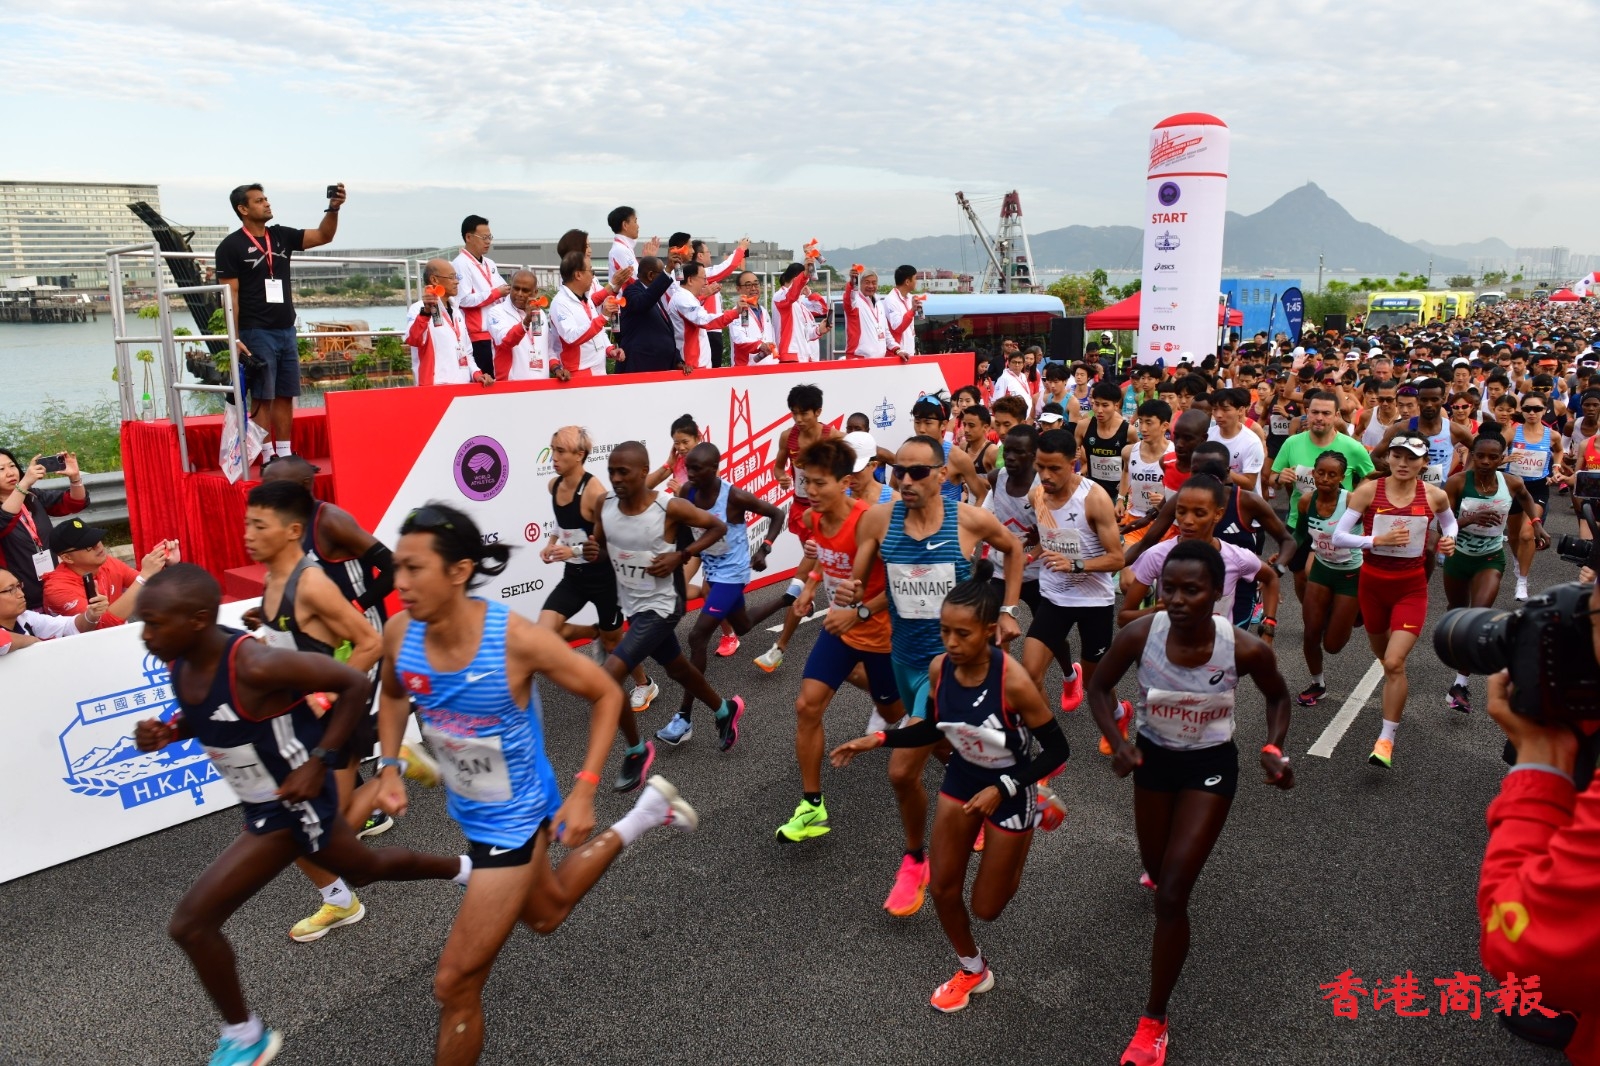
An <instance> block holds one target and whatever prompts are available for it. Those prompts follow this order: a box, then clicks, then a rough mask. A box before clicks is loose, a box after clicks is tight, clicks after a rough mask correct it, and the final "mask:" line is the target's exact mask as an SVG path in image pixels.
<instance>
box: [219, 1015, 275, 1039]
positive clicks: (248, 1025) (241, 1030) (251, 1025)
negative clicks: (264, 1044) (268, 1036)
mask: <svg viewBox="0 0 1600 1066" xmlns="http://www.w3.org/2000/svg"><path fill="white" fill-rule="evenodd" d="M266 1031H267V1030H266V1027H265V1026H264V1025H262V1024H261V1017H260V1015H258V1014H256V1012H255V1011H251V1012H250V1018H249V1020H248V1021H243V1022H240V1023H239V1024H238V1025H224V1026H223V1027H222V1039H224V1040H232V1041H233V1042H234V1043H235V1044H238V1045H239V1046H240V1047H249V1046H250V1045H252V1044H254V1043H255V1042H256V1041H258V1040H260V1039H261V1036H262V1034H263V1033H265V1032H266Z"/></svg>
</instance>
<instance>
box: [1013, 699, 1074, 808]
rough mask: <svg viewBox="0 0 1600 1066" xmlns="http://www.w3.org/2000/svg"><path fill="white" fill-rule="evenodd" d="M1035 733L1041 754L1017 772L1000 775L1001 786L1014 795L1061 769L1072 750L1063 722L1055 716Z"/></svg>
mask: <svg viewBox="0 0 1600 1066" xmlns="http://www.w3.org/2000/svg"><path fill="white" fill-rule="evenodd" d="M1033 735H1034V736H1035V737H1037V738H1038V740H1039V754H1037V755H1035V756H1034V757H1033V761H1032V762H1030V763H1028V765H1027V766H1024V767H1021V768H1020V769H1018V771H1017V772H1016V773H1014V774H1002V775H1000V787H1001V788H1003V789H1005V790H1006V791H1007V792H1009V793H1010V794H1011V795H1013V796H1015V795H1016V794H1017V792H1018V791H1020V790H1021V789H1023V788H1026V787H1027V786H1029V785H1031V784H1033V783H1034V782H1035V781H1043V780H1044V779H1045V778H1046V777H1049V776H1050V775H1051V774H1053V773H1055V772H1056V771H1057V770H1059V769H1061V767H1062V766H1063V765H1065V763H1066V761H1067V755H1068V754H1069V752H1070V749H1069V748H1068V747H1067V737H1066V734H1064V733H1062V732H1061V723H1060V722H1058V721H1056V720H1055V719H1054V718H1051V719H1050V721H1048V722H1046V723H1045V724H1044V725H1042V726H1040V727H1039V728H1038V729H1035V730H1034V731H1033Z"/></svg>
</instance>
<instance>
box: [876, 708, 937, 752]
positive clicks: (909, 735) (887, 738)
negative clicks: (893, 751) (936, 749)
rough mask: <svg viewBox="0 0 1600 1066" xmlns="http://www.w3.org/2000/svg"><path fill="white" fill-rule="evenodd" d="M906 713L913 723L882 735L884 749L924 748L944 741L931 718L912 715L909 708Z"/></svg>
mask: <svg viewBox="0 0 1600 1066" xmlns="http://www.w3.org/2000/svg"><path fill="white" fill-rule="evenodd" d="M906 713H907V714H909V715H911V716H912V718H914V719H915V721H914V722H913V723H912V724H911V725H908V726H901V727H900V728H899V729H891V730H889V731H888V732H886V733H884V734H883V746H884V747H886V748H925V747H927V746H928V745H929V744H937V743H939V741H941V740H943V739H944V734H943V733H941V732H939V727H938V726H936V725H934V724H933V719H932V718H921V717H918V716H917V715H915V714H913V713H912V711H911V710H910V708H907V709H906Z"/></svg>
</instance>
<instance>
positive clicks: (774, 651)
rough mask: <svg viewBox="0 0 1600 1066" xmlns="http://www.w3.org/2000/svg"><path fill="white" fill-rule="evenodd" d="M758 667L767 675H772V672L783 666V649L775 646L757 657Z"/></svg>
mask: <svg viewBox="0 0 1600 1066" xmlns="http://www.w3.org/2000/svg"><path fill="white" fill-rule="evenodd" d="M756 665H757V666H759V667H761V669H763V670H765V671H766V672H767V673H769V674H770V673H772V671H774V670H776V669H777V668H778V667H780V666H782V665H783V649H782V648H780V647H778V646H777V645H776V644H774V645H773V646H772V647H770V648H768V649H767V650H766V651H764V652H762V653H761V654H760V655H757V656H756Z"/></svg>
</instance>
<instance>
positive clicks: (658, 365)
mask: <svg viewBox="0 0 1600 1066" xmlns="http://www.w3.org/2000/svg"><path fill="white" fill-rule="evenodd" d="M671 285H672V275H671V274H669V273H668V272H667V271H666V270H664V269H662V266H661V260H660V259H658V258H656V257H655V256H653V255H647V256H645V257H644V258H643V259H641V260H639V274H638V276H637V277H636V278H635V279H634V280H633V281H631V282H629V283H628V287H627V288H625V289H623V290H622V295H623V297H624V298H625V299H626V300H627V301H628V302H627V303H626V304H624V305H623V307H622V350H623V351H625V352H627V353H628V358H627V359H626V361H624V362H622V363H620V364H618V366H617V372H618V373H628V374H645V373H649V372H651V371H659V370H676V369H679V368H680V365H681V360H680V359H679V357H678V344H677V341H675V340H674V339H673V334H672V322H671V320H670V319H668V317H667V308H666V304H665V303H664V302H663V300H662V298H663V297H664V296H665V295H666V293H667V289H668V288H670V287H671Z"/></svg>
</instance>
